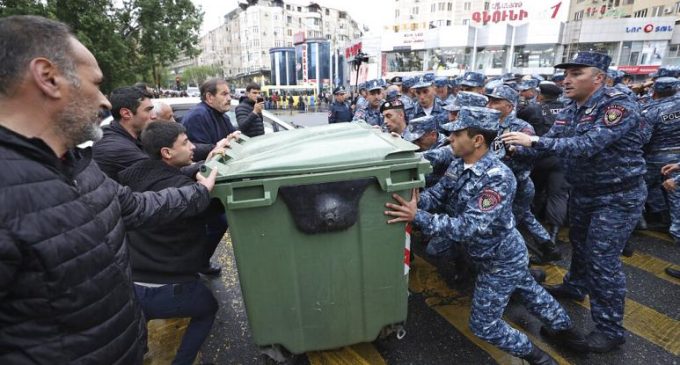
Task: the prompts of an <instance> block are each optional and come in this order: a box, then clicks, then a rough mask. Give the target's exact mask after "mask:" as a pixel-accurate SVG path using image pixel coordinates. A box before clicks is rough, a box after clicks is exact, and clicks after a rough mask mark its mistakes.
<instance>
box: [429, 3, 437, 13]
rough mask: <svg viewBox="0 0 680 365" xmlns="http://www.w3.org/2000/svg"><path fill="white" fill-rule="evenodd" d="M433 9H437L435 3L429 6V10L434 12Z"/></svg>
mask: <svg viewBox="0 0 680 365" xmlns="http://www.w3.org/2000/svg"><path fill="white" fill-rule="evenodd" d="M435 10H437V4H432V5H431V6H430V12H432V13H434V11H435Z"/></svg>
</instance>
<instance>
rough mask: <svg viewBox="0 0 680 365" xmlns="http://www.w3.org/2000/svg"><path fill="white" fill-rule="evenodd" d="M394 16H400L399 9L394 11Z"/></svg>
mask: <svg viewBox="0 0 680 365" xmlns="http://www.w3.org/2000/svg"><path fill="white" fill-rule="evenodd" d="M394 17H395V18H399V9H397V10H395V11H394Z"/></svg>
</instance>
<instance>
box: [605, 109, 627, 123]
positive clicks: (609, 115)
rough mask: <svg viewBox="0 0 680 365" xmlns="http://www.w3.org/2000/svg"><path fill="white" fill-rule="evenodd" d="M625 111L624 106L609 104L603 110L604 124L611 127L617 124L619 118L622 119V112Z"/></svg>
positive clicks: (619, 120)
mask: <svg viewBox="0 0 680 365" xmlns="http://www.w3.org/2000/svg"><path fill="white" fill-rule="evenodd" d="M625 112H626V108H624V107H622V106H620V105H610V106H608V107H607V109H606V110H605V111H604V117H603V121H604V125H606V126H607V127H611V126H614V125H617V124H619V123H620V122H621V119H623V113H625Z"/></svg>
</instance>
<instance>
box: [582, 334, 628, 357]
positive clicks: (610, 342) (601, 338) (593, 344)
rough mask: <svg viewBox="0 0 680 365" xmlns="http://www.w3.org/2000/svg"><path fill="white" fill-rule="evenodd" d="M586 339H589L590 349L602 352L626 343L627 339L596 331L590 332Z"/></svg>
mask: <svg viewBox="0 0 680 365" xmlns="http://www.w3.org/2000/svg"><path fill="white" fill-rule="evenodd" d="M586 341H588V349H589V350H590V351H592V352H597V353H600V354H602V353H605V352H609V351H611V350H613V349H615V348H617V347H619V346H621V345H623V344H624V343H626V339H625V338H623V337H621V338H612V337H609V336H607V335H605V334H604V333H602V332H596V331H593V332H590V333H589V334H588V336H587V337H586Z"/></svg>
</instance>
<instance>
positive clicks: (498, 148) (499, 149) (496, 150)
mask: <svg viewBox="0 0 680 365" xmlns="http://www.w3.org/2000/svg"><path fill="white" fill-rule="evenodd" d="M491 152H492V153H493V154H494V155H495V156H496V157H498V158H503V157H505V154H506V151H505V143H503V140H502V139H501V138H500V137H496V138H495V139H494V140H493V141H492V142H491Z"/></svg>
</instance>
